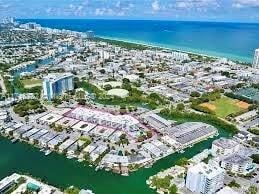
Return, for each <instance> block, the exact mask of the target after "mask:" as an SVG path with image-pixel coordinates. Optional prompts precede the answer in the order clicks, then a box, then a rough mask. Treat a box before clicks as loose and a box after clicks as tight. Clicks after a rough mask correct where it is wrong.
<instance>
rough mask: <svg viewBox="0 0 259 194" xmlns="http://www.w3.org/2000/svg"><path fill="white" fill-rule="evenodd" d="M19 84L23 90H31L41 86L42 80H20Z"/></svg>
mask: <svg viewBox="0 0 259 194" xmlns="http://www.w3.org/2000/svg"><path fill="white" fill-rule="evenodd" d="M21 82H22V84H23V85H24V87H25V88H32V87H35V86H41V85H42V80H40V79H22V80H21Z"/></svg>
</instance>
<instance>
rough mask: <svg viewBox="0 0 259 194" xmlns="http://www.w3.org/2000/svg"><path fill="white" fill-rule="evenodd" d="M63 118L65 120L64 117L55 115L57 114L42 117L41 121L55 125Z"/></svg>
mask: <svg viewBox="0 0 259 194" xmlns="http://www.w3.org/2000/svg"><path fill="white" fill-rule="evenodd" d="M61 118H63V116H62V115H59V114H55V113H49V114H47V115H45V116H43V117H41V118H40V121H43V122H47V123H54V122H56V121H58V120H59V119H61Z"/></svg>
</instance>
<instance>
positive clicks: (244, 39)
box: [19, 19, 259, 63]
mask: <svg viewBox="0 0 259 194" xmlns="http://www.w3.org/2000/svg"><path fill="white" fill-rule="evenodd" d="M19 21H20V22H36V23H38V24H41V25H42V26H44V27H51V28H58V29H68V30H74V31H80V32H85V31H88V30H92V31H94V33H95V35H96V36H100V37H104V38H111V39H116V40H123V41H129V42H136V43H143V44H150V45H153V46H161V47H166V48H171V49H178V50H183V51H188V52H194V53H200V54H206V55H211V56H217V57H226V58H229V59H232V60H239V61H242V62H249V63H251V62H252V61H253V55H254V50H255V49H256V48H259V23H256V24H252V23H219V22H184V21H155V20H154V21H151V20H68V19H29V20H19Z"/></svg>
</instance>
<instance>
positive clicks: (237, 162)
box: [220, 154, 255, 175]
mask: <svg viewBox="0 0 259 194" xmlns="http://www.w3.org/2000/svg"><path fill="white" fill-rule="evenodd" d="M220 166H221V167H222V168H224V169H225V170H226V171H229V172H232V173H235V174H243V175H246V174H248V173H251V172H253V171H254V170H255V164H253V160H252V159H251V158H249V157H245V156H241V155H239V154H233V155H231V156H228V157H225V158H224V159H222V160H221V162H220Z"/></svg>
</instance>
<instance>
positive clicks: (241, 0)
mask: <svg viewBox="0 0 259 194" xmlns="http://www.w3.org/2000/svg"><path fill="white" fill-rule="evenodd" d="M232 7H234V8H238V9H241V8H248V7H252V8H259V0H234V3H233V4H232Z"/></svg>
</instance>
